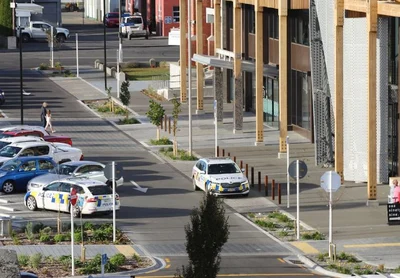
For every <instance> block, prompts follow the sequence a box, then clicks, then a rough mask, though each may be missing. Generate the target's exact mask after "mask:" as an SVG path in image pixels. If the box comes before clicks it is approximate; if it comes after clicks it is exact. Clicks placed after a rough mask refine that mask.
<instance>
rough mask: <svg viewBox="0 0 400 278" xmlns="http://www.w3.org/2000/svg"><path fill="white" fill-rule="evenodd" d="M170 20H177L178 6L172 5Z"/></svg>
mask: <svg viewBox="0 0 400 278" xmlns="http://www.w3.org/2000/svg"><path fill="white" fill-rule="evenodd" d="M172 21H173V22H179V6H173V7H172Z"/></svg>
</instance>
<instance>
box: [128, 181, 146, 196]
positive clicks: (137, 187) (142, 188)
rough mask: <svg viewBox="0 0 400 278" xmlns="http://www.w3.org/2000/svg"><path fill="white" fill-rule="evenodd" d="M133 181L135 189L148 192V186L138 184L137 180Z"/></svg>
mask: <svg viewBox="0 0 400 278" xmlns="http://www.w3.org/2000/svg"><path fill="white" fill-rule="evenodd" d="M131 183H132V184H133V185H134V186H135V187H134V188H133V189H135V190H137V191H140V192H142V193H146V192H147V190H148V188H145V187H140V185H138V184H137V183H136V182H134V181H131Z"/></svg>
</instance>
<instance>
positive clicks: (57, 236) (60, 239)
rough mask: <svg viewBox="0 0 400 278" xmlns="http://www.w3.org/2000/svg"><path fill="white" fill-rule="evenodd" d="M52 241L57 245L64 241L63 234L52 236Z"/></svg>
mask: <svg viewBox="0 0 400 278" xmlns="http://www.w3.org/2000/svg"><path fill="white" fill-rule="evenodd" d="M54 241H55V242H57V243H59V242H62V241H65V236H64V235H63V234H57V235H55V236H54Z"/></svg>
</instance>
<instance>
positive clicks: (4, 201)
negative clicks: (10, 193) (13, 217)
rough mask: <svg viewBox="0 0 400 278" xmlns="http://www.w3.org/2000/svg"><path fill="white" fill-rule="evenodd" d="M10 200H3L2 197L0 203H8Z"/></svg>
mask: <svg viewBox="0 0 400 278" xmlns="http://www.w3.org/2000/svg"><path fill="white" fill-rule="evenodd" d="M9 202H10V201H8V200H4V199H0V203H2V204H8V203H9Z"/></svg>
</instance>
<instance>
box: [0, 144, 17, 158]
mask: <svg viewBox="0 0 400 278" xmlns="http://www.w3.org/2000/svg"><path fill="white" fill-rule="evenodd" d="M20 151H21V148H19V147H14V146H10V145H8V146H5V147H4V148H2V149H1V150H0V156H4V157H14V156H16V155H17V154H18V153H19V152H20Z"/></svg>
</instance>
